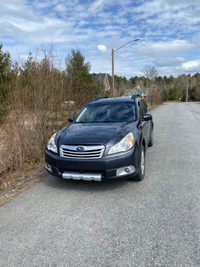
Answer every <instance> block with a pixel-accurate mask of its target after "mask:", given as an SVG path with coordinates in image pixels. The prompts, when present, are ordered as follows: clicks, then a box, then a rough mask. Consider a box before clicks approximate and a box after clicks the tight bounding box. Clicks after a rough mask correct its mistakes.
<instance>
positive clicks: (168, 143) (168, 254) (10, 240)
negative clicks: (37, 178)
mask: <svg viewBox="0 0 200 267" xmlns="http://www.w3.org/2000/svg"><path fill="white" fill-rule="evenodd" d="M152 113H153V116H154V121H155V143H154V146H153V147H151V148H149V149H148V150H147V154H146V160H147V166H146V178H145V179H144V180H143V181H142V182H132V181H119V182H108V183H98V182H83V181H66V180H60V179H57V178H55V177H51V176H50V175H48V174H47V175H46V177H44V179H43V181H42V182H41V183H40V184H38V185H36V186H35V187H33V188H31V189H30V190H28V191H26V192H24V193H23V194H21V195H20V196H18V197H17V198H15V199H14V200H12V201H11V202H10V203H7V204H5V205H3V206H2V207H1V208H0V218H1V219H0V242H1V244H0V266H15V267H16V266H20V267H21V266H81V267H84V266H85V267H86V266H87V267H91V266H103V267H107V266H119V267H123V266H125V267H127V266H138V267H143V266H144V267H147V266H165V267H166V266H169V267H173V266H184V267H186V266H189V267H193V266H200V104H195V103H167V104H163V105H161V106H160V107H158V108H156V109H155V110H153V112H152Z"/></svg>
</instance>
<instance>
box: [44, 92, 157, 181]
mask: <svg viewBox="0 0 200 267" xmlns="http://www.w3.org/2000/svg"><path fill="white" fill-rule="evenodd" d="M68 120H69V122H70V123H71V124H70V125H67V126H66V127H64V128H63V129H61V130H59V131H58V132H57V133H55V134H54V135H53V136H52V137H51V138H50V140H49V142H48V144H47V148H46V150H45V166H46V170H47V171H48V172H49V173H50V174H51V175H54V176H57V177H61V178H63V179H73V180H87V181H93V180H94V181H105V180H117V179H134V180H138V181H142V180H143V178H144V176H145V166H146V164H145V162H146V149H147V147H148V146H152V145H153V139H154V123H153V118H152V115H151V113H150V110H149V108H148V106H147V104H146V102H145V101H144V100H143V99H142V97H141V96H139V95H133V96H132V97H115V98H100V99H99V98H96V99H94V100H93V101H92V102H91V103H89V104H88V105H86V106H85V107H84V108H83V109H82V110H81V111H80V113H79V114H78V116H77V117H76V118H75V117H70V118H69V119H68Z"/></svg>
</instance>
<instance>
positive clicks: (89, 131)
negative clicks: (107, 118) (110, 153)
mask: <svg viewBox="0 0 200 267" xmlns="http://www.w3.org/2000/svg"><path fill="white" fill-rule="evenodd" d="M130 124H133V123H128V122H117V123H72V124H71V125H70V126H69V127H68V128H66V129H65V131H64V132H63V133H62V135H61V137H60V141H59V146H60V145H63V144H64V145H81V144H82V145H93V144H96V145H100V144H101V145H105V146H107V145H108V143H110V145H112V144H113V143H115V142H116V141H117V140H121V139H122V138H123V137H124V136H125V135H126V134H128V133H129V132H130V129H129V128H130Z"/></svg>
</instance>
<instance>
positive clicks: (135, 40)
mask: <svg viewBox="0 0 200 267" xmlns="http://www.w3.org/2000/svg"><path fill="white" fill-rule="evenodd" d="M139 40H140V39H134V40H131V41H129V42H127V43H125V44H123V45H122V46H120V47H118V48H116V49H112V96H114V83H115V82H114V53H115V52H116V51H117V50H119V49H120V48H122V47H124V46H125V45H127V44H129V43H131V42H137V41H139Z"/></svg>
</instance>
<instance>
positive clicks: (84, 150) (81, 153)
mask: <svg viewBox="0 0 200 267" xmlns="http://www.w3.org/2000/svg"><path fill="white" fill-rule="evenodd" d="M104 149H105V147H104V146H102V145H101V146H83V145H79V146H71V145H62V146H60V156H61V157H63V158H76V159H99V158H102V156H103V152H104Z"/></svg>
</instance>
